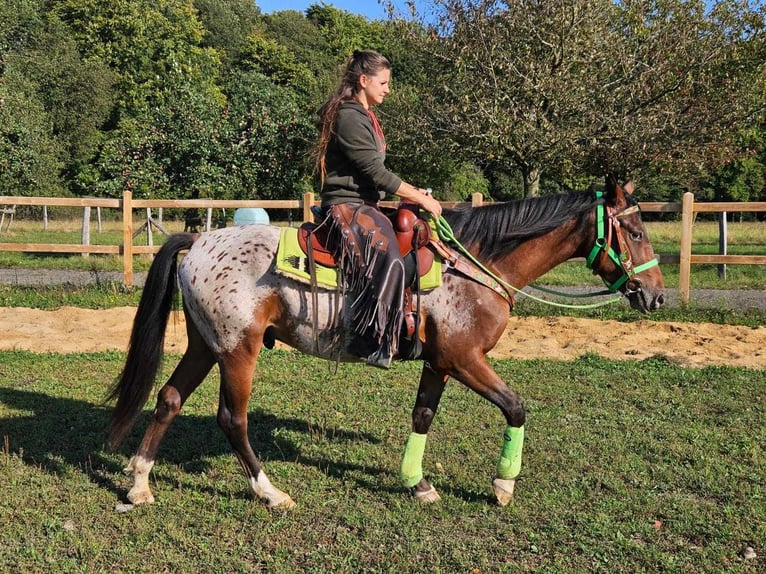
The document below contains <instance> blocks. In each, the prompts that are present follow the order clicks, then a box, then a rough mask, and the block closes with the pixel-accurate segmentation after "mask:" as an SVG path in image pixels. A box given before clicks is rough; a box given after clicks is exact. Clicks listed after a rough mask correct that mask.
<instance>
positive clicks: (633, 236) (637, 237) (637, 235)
mask: <svg viewBox="0 0 766 574" xmlns="http://www.w3.org/2000/svg"><path fill="white" fill-rule="evenodd" d="M630 238H631V239H632V240H633V241H641V240H642V239H643V238H644V234H643V233H641V232H640V231H637V232H631V234H630Z"/></svg>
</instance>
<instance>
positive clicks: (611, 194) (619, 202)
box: [606, 174, 633, 207]
mask: <svg viewBox="0 0 766 574" xmlns="http://www.w3.org/2000/svg"><path fill="white" fill-rule="evenodd" d="M625 185H626V186H628V185H629V189H630V191H629V192H628V193H632V192H633V185H632V184H625ZM625 191H627V190H626V189H624V188H623V187H622V186H620V185H619V184H618V183H617V178H616V177H615V176H614V175H611V174H610V175H608V176H607V177H606V203H607V205H611V206H612V207H619V206H623V205H625V203H626V202H625Z"/></svg>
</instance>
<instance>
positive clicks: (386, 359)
mask: <svg viewBox="0 0 766 574" xmlns="http://www.w3.org/2000/svg"><path fill="white" fill-rule="evenodd" d="M391 358H392V357H391V344H390V343H389V342H388V341H386V342H384V343H383V344H382V345H381V346H380V348H379V349H378V350H377V351H375V352H374V353H372V354H371V355H370V356H369V357H367V364H368V365H370V366H371V367H378V368H379V369H390V368H391Z"/></svg>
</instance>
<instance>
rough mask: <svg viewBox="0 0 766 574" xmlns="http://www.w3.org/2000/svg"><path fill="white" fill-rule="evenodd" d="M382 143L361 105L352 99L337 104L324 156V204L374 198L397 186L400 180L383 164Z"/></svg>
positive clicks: (356, 201) (391, 190) (383, 195)
mask: <svg viewBox="0 0 766 574" xmlns="http://www.w3.org/2000/svg"><path fill="white" fill-rule="evenodd" d="M384 143H385V142H383V141H382V140H381V139H379V137H378V136H376V134H375V129H374V128H373V123H372V119H371V118H370V115H369V114H368V113H367V110H366V109H364V106H362V105H361V104H360V103H358V102H356V101H353V100H350V101H346V102H343V103H342V104H341V105H340V107H339V108H338V115H337V116H336V120H335V133H334V134H333V136H332V138H331V139H330V143H329V145H328V147H327V155H326V156H325V163H326V165H327V174H326V176H325V180H324V186H323V187H322V206H323V207H324V206H328V205H335V204H338V203H345V202H352V203H362V202H364V201H371V202H377V201H378V200H380V199H383V198H385V196H386V195H387V194H388V195H393V194H394V193H395V192H396V190H398V189H399V185H400V184H401V183H402V180H401V179H400V178H399V176H397V175H396V174H395V173H393V172H391V171H389V170H388V169H387V168H386V166H385V165H384V161H385V159H386V152H385V151H381V150H384Z"/></svg>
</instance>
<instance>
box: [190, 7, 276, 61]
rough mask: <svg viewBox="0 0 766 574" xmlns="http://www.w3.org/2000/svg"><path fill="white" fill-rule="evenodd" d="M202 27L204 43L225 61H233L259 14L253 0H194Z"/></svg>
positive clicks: (254, 26) (256, 22)
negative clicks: (222, 0) (223, 0)
mask: <svg viewBox="0 0 766 574" xmlns="http://www.w3.org/2000/svg"><path fill="white" fill-rule="evenodd" d="M194 6H195V7H196V8H197V10H198V12H199V19H200V21H201V23H202V25H203V27H204V40H203V43H202V44H203V46H207V47H211V48H214V49H215V50H216V51H218V52H219V53H220V54H221V56H222V59H223V60H224V61H225V62H231V61H236V60H237V58H238V57H239V53H240V52H241V51H242V48H243V47H244V46H245V44H246V42H247V38H248V36H250V34H252V33H253V30H254V29H256V28H257V26H258V23H259V20H260V17H261V14H260V10H259V9H258V7H257V6H256V5H255V4H254V3H253V2H252V0H227V1H226V2H221V1H220V0H194Z"/></svg>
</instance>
